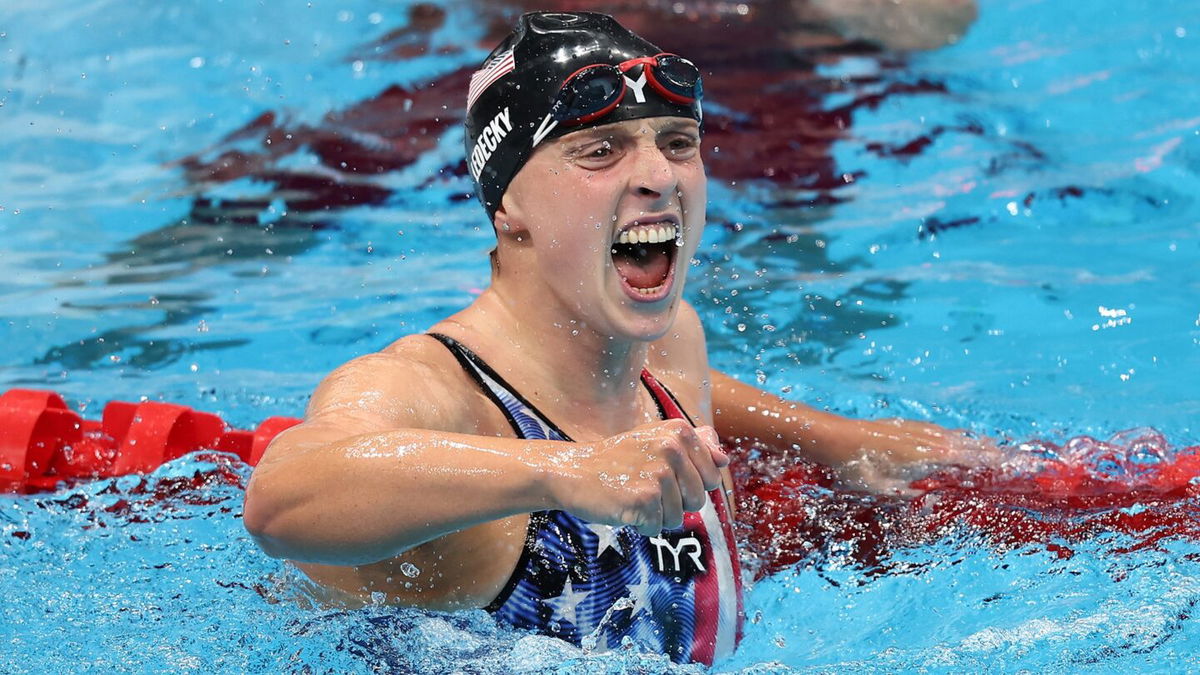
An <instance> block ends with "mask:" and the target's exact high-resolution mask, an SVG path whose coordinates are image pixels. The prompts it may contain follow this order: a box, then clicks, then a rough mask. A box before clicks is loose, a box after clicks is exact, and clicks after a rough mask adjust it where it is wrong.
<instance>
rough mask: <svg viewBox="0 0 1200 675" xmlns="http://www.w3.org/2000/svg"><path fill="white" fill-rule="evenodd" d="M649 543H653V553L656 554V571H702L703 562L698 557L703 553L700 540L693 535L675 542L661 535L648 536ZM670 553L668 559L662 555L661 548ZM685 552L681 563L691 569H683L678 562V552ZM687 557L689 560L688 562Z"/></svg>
mask: <svg viewBox="0 0 1200 675" xmlns="http://www.w3.org/2000/svg"><path fill="white" fill-rule="evenodd" d="M650 543H651V544H654V549H655V553H657V554H658V556H657V558H658V566H657V567H658V571H659V572H687V571H692V572H703V571H705V570H704V563H703V562H701V560H700V558H701V555H702V554H703V549H702V548H701V547H700V540H699V539H697V538H695V537H683V538H681V539H680V540H679V541H677V542H671V540H669V539H665V538H663V537H650ZM664 549H665V550H666V551H667V552H668V553H670V554H671V557H670V559H669V560H668V559H666V558H665V557H664V556H663V550H664ZM684 552H687V557H686V558H684V559H683V564H686V565H688V566H689V567H690V568H691V569H690V570H685V569H684V568H683V565H681V564H680V558H679V554H680V553H684ZM688 558H690V559H691V562H690V563H688Z"/></svg>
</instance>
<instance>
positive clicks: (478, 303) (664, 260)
mask: <svg viewBox="0 0 1200 675" xmlns="http://www.w3.org/2000/svg"><path fill="white" fill-rule="evenodd" d="M701 94H702V89H701V84H700V74H699V71H698V70H697V68H696V67H695V66H694V65H693V64H692V63H691V62H689V61H687V60H686V59H684V58H682V57H679V56H675V55H671V54H664V53H662V52H661V50H659V49H658V48H657V47H655V46H654V45H651V44H650V43H648V42H646V41H644V40H642V39H641V38H639V37H637V36H636V35H634V34H633V33H631V32H629V31H628V30H626V29H624V28H623V27H621V26H620V25H619V24H617V23H616V22H615V21H614V20H613V19H611V18H610V17H607V16H604V15H600V14H588V13H569V14H568V13H537V14H527V15H525V16H523V17H522V18H521V20H520V22H519V25H518V27H517V29H516V30H515V32H514V33H513V34H512V35H510V36H509V37H508V38H506V39H505V41H504V42H503V43H501V45H500V46H499V47H497V49H496V50H495V51H494V52H493V53H492V55H491V56H490V57H489V58H488V60H487V61H486V62H485V64H484V66H483V67H482V68H481V69H480V70H479V72H478V73H476V75H475V76H474V77H473V78H472V81H471V86H470V91H469V93H468V118H467V158H468V166H469V168H470V171H471V175H472V176H473V177H474V178H475V180H476V188H477V189H476V191H477V194H478V196H479V198H480V200H481V202H482V203H483V205H484V208H485V209H486V210H487V212H488V215H489V216H490V217H491V218H492V222H493V224H494V226H495V230H496V235H497V240H498V243H497V246H496V249H495V251H494V252H493V255H492V283H491V286H490V287H489V288H488V289H487V290H486V291H485V292H484V293H483V294H482V295H480V297H479V298H478V299H476V300H475V301H474V302H473V303H472V304H471V305H470V306H469V307H467V308H466V309H464V310H462V311H461V312H459V313H457V314H455V315H453V316H451V317H449V318H447V319H445V320H443V321H441V322H439V323H438V324H436V325H435V326H433V327H432V328H431V330H430V332H429V333H427V334H422V335H410V336H407V337H404V338H402V339H400V340H398V341H397V342H395V343H394V344H392V345H391V346H389V347H388V348H386V349H384V350H383V351H381V352H379V353H376V354H371V355H368V356H364V357H361V358H358V359H355V360H354V361H351V362H350V363H348V364H346V365H344V366H342V367H341V368H339V369H338V370H337V371H335V372H334V373H333V374H331V375H330V376H329V377H328V378H326V380H325V381H324V382H323V383H322V384H321V385H320V387H319V388H318V389H317V391H316V393H315V394H314V396H313V399H312V402H311V404H310V407H309V411H308V415H307V418H306V421H305V422H304V424H302V425H300V426H298V427H295V428H294V429H292V430H290V431H288V432H286V433H284V434H283V435H281V436H280V437H279V438H278V439H277V440H276V441H275V442H274V443H273V444H272V446H271V447H270V449H269V450H268V451H267V454H266V456H265V457H264V458H263V460H262V462H261V463H260V464H259V465H258V468H257V469H256V470H255V472H254V476H253V478H252V480H251V482H250V486H249V488H248V490H247V495H246V508H245V523H246V527H247V529H248V530H249V531H250V532H251V533H252V534H253V535H254V537H255V538H256V539H257V541H258V542H259V543H260V544H261V546H262V547H263V549H264V550H265V551H266V552H267V553H268V554H270V555H272V556H277V557H282V558H288V559H291V560H294V561H296V562H297V564H298V565H299V566H300V567H301V569H303V570H304V571H305V572H306V573H307V574H308V575H309V576H310V577H312V578H313V579H314V580H316V581H317V582H319V583H321V584H323V585H326V586H328V587H331V588H333V589H338V590H341V591H345V592H347V593H349V594H352V595H361V596H364V597H365V596H367V595H369V594H371V593H383V594H385V595H386V597H387V598H388V599H389V600H392V601H394V602H397V603H402V604H408V605H416V606H421V607H428V608H438V609H450V608H467V607H486V608H488V609H489V610H490V611H491V612H493V613H494V614H495V615H496V616H497V617H498V618H500V619H502V620H504V621H507V622H509V623H512V624H514V625H516V626H519V627H524V628H530V629H534V630H539V631H542V632H545V633H548V634H551V635H555V636H558V637H561V638H563V639H566V640H568V641H571V642H574V643H576V644H580V643H589V644H596V645H598V646H600V647H604V646H607V645H615V644H619V643H620V642H621V641H622V640H624V639H626V638H628V639H631V640H633V641H634V642H635V643H638V644H640V645H642V646H643V647H645V648H649V649H655V650H661V651H663V652H665V653H668V654H670V655H671V657H672V658H673V659H675V660H679V661H689V660H690V661H699V662H703V663H712V661H713V660H714V659H715V658H719V657H720V656H722V655H724V654H727V653H728V652H730V651H731V650H732V649H733V648H734V646H735V645H736V643H737V640H738V638H739V634H740V629H741V622H742V614H741V589H740V583H741V580H740V574H739V570H738V559H737V551H736V546H735V543H734V540H733V533H732V530H731V528H730V523H731V519H732V517H733V514H732V507H731V502H730V499H729V490H730V478H729V472H728V469H727V465H728V461H729V460H728V457H727V456H726V454H725V453H724V452H723V451H722V449H721V447H720V445H719V443H718V440H717V437H718V436H720V437H723V438H726V439H734V440H737V441H739V442H741V443H746V444H751V443H753V444H757V445H759V446H761V447H764V448H767V449H775V450H779V451H791V450H796V451H798V452H800V453H802V454H803V455H805V456H807V457H810V458H812V459H815V460H817V461H820V462H823V463H826V464H829V465H832V466H835V467H838V468H839V469H841V470H842V471H843V472H844V474H845V475H846V476H847V477H849V478H852V479H857V480H860V481H867V482H874V483H875V484H876V485H878V484H879V480H880V479H879V475H881V474H878V473H873V472H877V471H879V470H880V469H884V473H886V469H887V468H888V467H897V466H902V465H905V464H910V463H913V462H921V461H936V462H946V461H955V460H956V459H958V458H959V457H962V456H965V455H966V454H967V453H970V452H971V451H972V450H973V448H972V445H973V443H972V442H971V441H970V440H969V439H966V438H964V437H962V436H960V435H958V434H955V433H951V432H948V431H946V430H943V429H941V428H939V427H935V426H931V425H925V424H917V423H911V422H901V421H885V422H862V421H854V420H849V419H844V418H840V417H837V416H834V415H830V414H826V413H821V412H817V411H815V410H811V409H809V408H806V407H804V406H802V405H799V404H795V403H790V402H787V401H784V400H782V399H779V398H777V397H775V396H773V395H770V394H768V393H766V392H762V391H759V390H757V389H755V388H753V387H750V386H748V385H745V384H742V383H740V382H738V381H737V380H735V379H733V378H730V377H728V376H725V375H723V374H721V373H717V372H715V371H711V370H710V369H709V368H708V363H707V357H706V354H705V346H704V334H703V330H702V328H701V326H700V323H699V320H698V318H697V315H696V313H695V311H694V310H693V309H692V308H691V307H690V306H688V305H687V303H685V302H684V301H683V300H682V299H681V296H682V290H683V283H684V278H685V273H686V271H687V267H688V265H687V261H688V260H690V258H691V256H692V254H693V253H694V252H695V250H696V247H697V245H698V244H699V241H700V236H701V232H702V230H703V228H704V222H705V199H706V196H705V173H704V166H703V163H702V161H701V157H700V152H699V147H700V139H701V122H702V114H701ZM722 488H724V489H722Z"/></svg>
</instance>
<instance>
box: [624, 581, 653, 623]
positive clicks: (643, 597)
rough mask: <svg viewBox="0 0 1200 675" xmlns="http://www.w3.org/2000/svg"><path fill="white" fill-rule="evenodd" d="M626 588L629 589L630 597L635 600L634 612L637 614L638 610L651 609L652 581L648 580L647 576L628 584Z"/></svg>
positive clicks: (634, 614)
mask: <svg viewBox="0 0 1200 675" xmlns="http://www.w3.org/2000/svg"><path fill="white" fill-rule="evenodd" d="M625 590H627V591H629V599H630V600H633V614H632V615H631V616H637V615H638V612H646V611H649V610H650V582H649V581H646V577H644V576H643V577H642V580H641V581H639V582H638V583H636V584H626V585H625Z"/></svg>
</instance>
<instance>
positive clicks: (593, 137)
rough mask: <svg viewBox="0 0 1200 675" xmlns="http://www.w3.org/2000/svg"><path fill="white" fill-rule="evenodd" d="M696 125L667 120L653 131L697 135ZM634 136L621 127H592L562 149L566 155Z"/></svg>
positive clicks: (686, 121)
mask: <svg viewBox="0 0 1200 675" xmlns="http://www.w3.org/2000/svg"><path fill="white" fill-rule="evenodd" d="M698 131H699V130H698V125H697V124H696V122H695V120H690V119H669V120H667V121H666V122H663V123H662V126H660V127H658V128H656V129H654V133H655V134H657V135H661V134H669V133H677V132H687V133H693V134H694V133H698ZM635 134H636V132H633V131H627V130H626V129H624V128H621V127H613V126H609V125H605V126H600V127H593V128H591V129H582V130H580V131H577V132H575V133H574V134H572V135H571V138H570V139H568V140H567V142H566V143H565V144H564V146H563V149H564V150H565V151H566V152H567V153H571V152H573V151H578V150H579V149H580V148H582V147H583V146H585V145H587V144H589V143H594V142H596V141H603V140H615V139H617V138H631V137H633V136H634V135H635Z"/></svg>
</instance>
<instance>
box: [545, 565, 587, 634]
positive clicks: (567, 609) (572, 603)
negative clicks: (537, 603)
mask: <svg viewBox="0 0 1200 675" xmlns="http://www.w3.org/2000/svg"><path fill="white" fill-rule="evenodd" d="M589 595H591V591H582V592H579V591H576V590H575V589H574V588H573V587H572V586H571V580H570V579H569V578H568V579H567V583H566V585H565V586H563V590H562V594H561V595H559V596H558V597H557V598H546V599H545V600H543V602H545V603H546V604H548V605H550V606H551V607H553V608H554V613H553V614H551V615H550V620H551V621H563V620H565V621H567V622H569V623H570V624H571V625H573V626H575V627H576V628H578V629H579V632H581V633H583V632H586V631H585V629H584V627H583V626H580V625H579V624H578V623H577V622H576V618H575V610H576V609H577V608H578V607H579V603H581V602H583V599H584V598H586V597H587V596H589Z"/></svg>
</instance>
